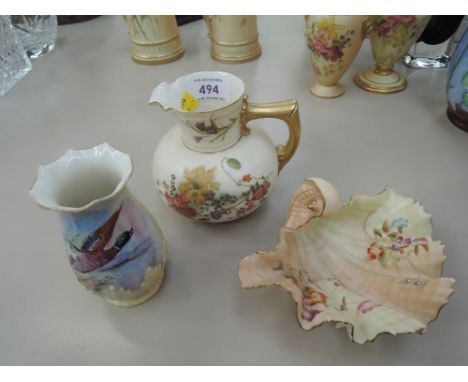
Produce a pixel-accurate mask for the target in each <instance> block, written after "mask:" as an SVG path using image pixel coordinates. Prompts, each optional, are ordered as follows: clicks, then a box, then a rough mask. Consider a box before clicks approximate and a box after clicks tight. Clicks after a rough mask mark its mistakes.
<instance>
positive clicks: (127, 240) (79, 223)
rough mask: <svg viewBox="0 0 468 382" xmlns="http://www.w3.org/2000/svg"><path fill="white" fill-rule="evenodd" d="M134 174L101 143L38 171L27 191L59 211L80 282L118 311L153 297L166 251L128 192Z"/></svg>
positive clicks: (70, 153) (127, 160)
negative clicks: (119, 308) (128, 184)
mask: <svg viewBox="0 0 468 382" xmlns="http://www.w3.org/2000/svg"><path fill="white" fill-rule="evenodd" d="M132 172H133V164H132V161H131V159H130V156H129V155H128V154H124V153H122V152H120V151H118V150H116V149H114V148H113V147H112V146H110V145H108V144H107V143H103V144H101V145H99V146H96V147H93V148H90V149H84V150H68V151H67V152H66V153H65V154H64V155H63V156H62V157H60V158H59V159H57V160H56V161H54V162H51V163H49V164H47V165H43V166H40V167H39V171H38V175H37V179H36V181H35V183H34V185H33V187H32V189H31V191H30V196H31V197H32V198H33V200H34V201H35V202H36V203H37V204H38V205H39V206H40V207H42V208H44V209H47V210H51V211H56V212H58V215H59V218H60V222H61V225H62V230H63V236H64V239H65V242H66V243H67V253H68V257H69V260H70V265H71V267H72V269H73V271H74V273H75V276H76V277H77V279H78V281H79V282H80V283H82V284H83V285H84V286H85V287H86V288H87V289H88V290H90V291H92V292H94V293H95V294H97V295H99V296H101V297H103V298H104V299H106V300H107V301H109V302H110V303H112V304H115V305H118V306H123V307H130V306H134V305H138V304H141V303H142V302H144V301H146V300H148V299H149V298H151V297H152V296H153V295H154V294H155V293H156V291H157V290H158V289H159V287H160V285H161V283H162V280H163V276H164V265H165V262H166V252H167V249H166V241H165V239H164V237H163V235H162V233H161V230H160V229H159V226H158V224H157V223H156V221H155V220H154V218H153V217H152V215H151V214H150V213H149V212H148V211H147V210H146V209H145V208H144V207H143V206H142V205H141V204H140V202H139V201H138V200H137V199H136V198H135V197H134V196H133V195H132V194H131V193H130V191H129V190H128V189H127V186H126V184H127V181H128V180H129V178H130V176H131V175H132Z"/></svg>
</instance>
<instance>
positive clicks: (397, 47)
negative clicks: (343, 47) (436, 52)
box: [354, 16, 431, 93]
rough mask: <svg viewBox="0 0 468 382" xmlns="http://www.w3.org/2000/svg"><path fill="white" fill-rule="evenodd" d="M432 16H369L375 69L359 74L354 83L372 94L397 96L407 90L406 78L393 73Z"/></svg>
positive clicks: (367, 19) (369, 32) (367, 23)
mask: <svg viewBox="0 0 468 382" xmlns="http://www.w3.org/2000/svg"><path fill="white" fill-rule="evenodd" d="M430 19H431V16H368V17H367V18H366V22H365V24H366V30H367V34H368V35H369V38H370V41H371V45H372V55H373V57H374V60H375V66H374V67H373V68H372V69H364V70H361V71H360V72H358V73H357V74H356V76H355V77H354V82H355V83H356V85H357V86H359V87H360V88H361V89H364V90H366V91H369V92H373V93H396V92H399V91H402V90H404V89H405V88H406V79H405V77H404V76H403V75H402V74H400V73H398V72H397V71H395V70H394V69H393V64H394V63H396V62H397V61H399V60H401V58H402V57H403V56H404V55H405V53H406V52H408V50H409V49H410V47H411V45H413V44H414V42H416V40H417V39H418V38H419V36H420V35H421V34H422V32H423V31H424V28H425V27H426V25H427V24H428V23H429V20H430Z"/></svg>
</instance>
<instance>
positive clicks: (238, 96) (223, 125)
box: [150, 72, 245, 153]
mask: <svg viewBox="0 0 468 382" xmlns="http://www.w3.org/2000/svg"><path fill="white" fill-rule="evenodd" d="M244 88H245V87H244V82H243V81H242V80H241V79H240V78H238V77H236V76H234V75H232V74H230V73H225V72H197V73H191V74H188V75H186V76H182V77H179V78H177V79H176V80H175V81H174V82H172V83H167V82H162V83H161V84H159V85H158V86H157V87H156V88H155V89H154V90H153V92H152V94H151V98H150V104H158V105H159V106H160V107H161V108H162V109H163V110H164V111H171V112H173V113H174V115H175V117H176V118H177V119H178V120H179V121H180V122H181V123H180V124H179V126H180V127H181V130H182V131H181V135H182V140H183V142H184V144H185V146H187V147H188V148H190V149H192V150H195V151H198V152H205V153H208V152H217V151H222V150H224V149H226V148H228V147H231V146H233V145H234V144H235V143H236V142H237V141H238V140H239V138H240V136H241V112H242V107H243V98H244Z"/></svg>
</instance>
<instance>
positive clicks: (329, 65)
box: [305, 16, 365, 98]
mask: <svg viewBox="0 0 468 382" xmlns="http://www.w3.org/2000/svg"><path fill="white" fill-rule="evenodd" d="M305 19H306V32H305V37H306V41H307V46H308V47H309V49H310V58H311V61H312V68H313V70H314V73H315V78H316V80H315V82H314V83H313V84H312V85H311V86H310V87H309V90H310V92H311V93H312V94H314V95H316V96H318V97H323V98H333V97H338V96H340V95H342V94H343V93H344V88H343V87H342V86H341V85H340V84H339V83H338V81H339V80H340V78H341V77H342V76H343V75H344V73H345V72H346V71H347V70H348V68H349V67H350V65H351V64H352V63H353V61H354V59H355V58H356V55H357V54H358V52H359V49H360V48H361V45H362V40H363V39H364V36H365V34H364V29H363V20H364V16H306V18H305Z"/></svg>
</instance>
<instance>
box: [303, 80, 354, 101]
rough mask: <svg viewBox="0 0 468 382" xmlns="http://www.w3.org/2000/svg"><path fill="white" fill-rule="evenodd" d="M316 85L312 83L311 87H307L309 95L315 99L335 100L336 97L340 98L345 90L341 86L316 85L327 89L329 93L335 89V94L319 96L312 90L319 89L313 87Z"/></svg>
mask: <svg viewBox="0 0 468 382" xmlns="http://www.w3.org/2000/svg"><path fill="white" fill-rule="evenodd" d="M316 84H317V83H313V84H312V85H310V86H309V93H310V94H312V95H314V96H316V97H319V98H325V99H327V98H337V97H341V96H342V95H343V94H344V93H345V88H344V87H343V86H341V85H340V84H338V83H337V84H335V85H331V86H326V85H321V84H318V85H320V86H323V87H325V88H329V90H330V91H332V90H333V89H335V90H336V91H337V93H334V94H333V93H330V94H331V95H324V94H320V93H318V92H317V93H316V92H315V91H314V90H313V89H317V90H318V89H320V88H318V87H314V86H315V85H316Z"/></svg>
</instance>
